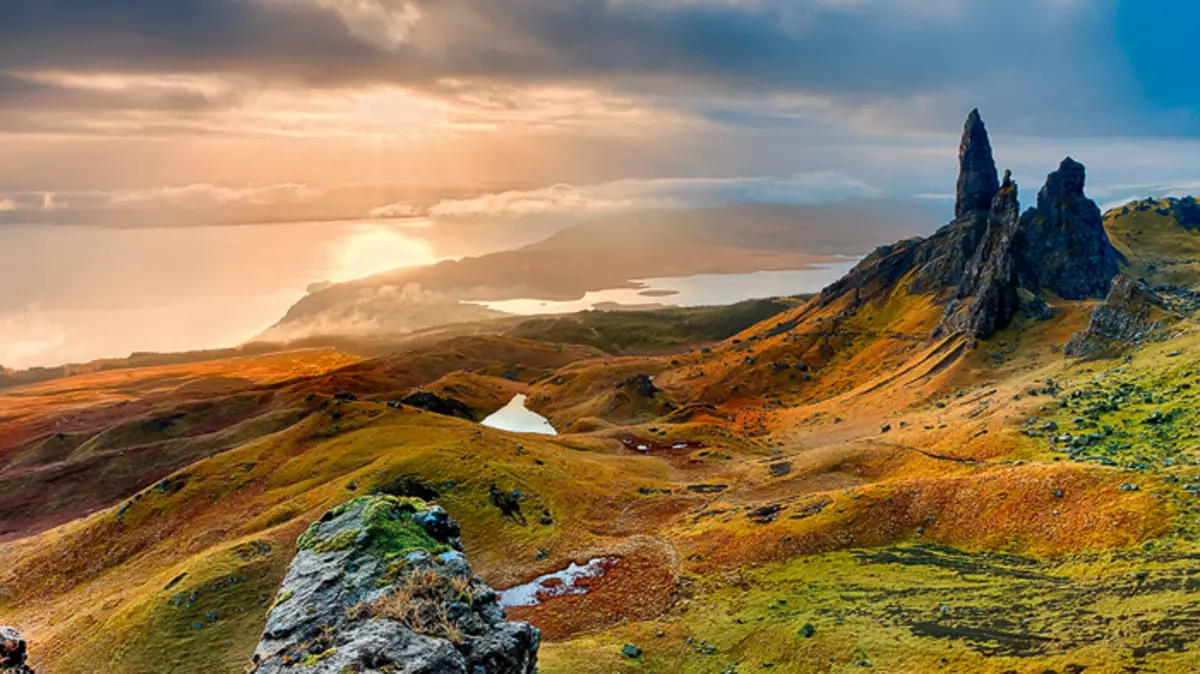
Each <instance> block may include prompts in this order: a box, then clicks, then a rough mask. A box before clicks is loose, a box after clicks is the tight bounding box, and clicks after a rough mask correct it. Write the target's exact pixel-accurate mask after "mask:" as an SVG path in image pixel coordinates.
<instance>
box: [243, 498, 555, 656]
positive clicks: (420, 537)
mask: <svg viewBox="0 0 1200 674" xmlns="http://www.w3.org/2000/svg"><path fill="white" fill-rule="evenodd" d="M458 534H459V527H458V524H457V523H456V522H455V521H454V520H452V519H451V518H450V517H449V515H447V513H446V511H445V510H443V509H442V508H440V507H438V506H430V505H428V504H426V503H425V502H424V501H421V500H419V499H412V498H396V497H393V496H385V495H381V496H368V497H361V498H357V499H354V500H352V501H349V502H347V503H345V504H343V505H341V506H339V507H337V508H334V509H333V510H330V511H329V512H327V513H325V515H324V516H323V517H321V519H320V520H319V521H317V522H314V523H313V525H312V526H311V527H309V529H308V531H306V532H305V533H304V535H302V536H301V537H300V540H299V542H298V547H299V550H298V551H297V553H296V557H295V559H293V560H292V564H291V566H290V567H289V568H288V572H287V576H286V577H285V578H284V581H283V586H282V587H281V588H280V590H279V594H278V595H277V596H276V599H275V604H274V606H272V608H271V610H270V613H269V614H268V616H267V625H266V628H265V629H264V631H263V635H262V640H261V641H260V642H259V644H258V648H257V649H256V653H255V655H254V665H253V667H252V668H251V669H250V671H251V672H257V673H259V674H276V673H281V672H296V673H299V672H304V673H305V674H309V673H312V674H355V673H367V672H381V673H382V672H388V673H392V674H435V673H436V674H458V673H462V674H530V673H531V672H534V671H535V670H536V665H537V653H538V646H539V643H540V638H541V635H540V633H539V632H538V630H537V629H536V628H534V627H532V626H530V625H529V624H527V623H522V622H507V621H506V620H505V618H504V610H503V609H502V608H501V607H500V604H499V603H498V597H497V594H496V592H494V591H493V590H492V589H491V588H489V587H488V586H487V585H486V584H484V582H483V580H482V579H480V578H479V577H478V576H475V575H474V574H473V573H472V571H471V567H470V565H469V564H467V561H466V559H465V558H464V557H463V555H462V553H461V552H460V551H459V550H460V547H461V546H460V545H459V543H458Z"/></svg>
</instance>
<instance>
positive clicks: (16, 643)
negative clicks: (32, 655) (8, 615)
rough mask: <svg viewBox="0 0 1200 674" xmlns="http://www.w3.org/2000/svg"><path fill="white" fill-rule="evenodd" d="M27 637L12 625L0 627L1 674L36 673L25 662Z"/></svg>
mask: <svg viewBox="0 0 1200 674" xmlns="http://www.w3.org/2000/svg"><path fill="white" fill-rule="evenodd" d="M27 655H28V653H27V652H26V645H25V639H23V638H22V637H21V635H20V634H19V633H18V632H17V631H16V630H15V629H13V628H11V627H0V674H35V673H34V670H33V669H31V668H30V667H29V666H28V665H26V664H25V659H26V657H27Z"/></svg>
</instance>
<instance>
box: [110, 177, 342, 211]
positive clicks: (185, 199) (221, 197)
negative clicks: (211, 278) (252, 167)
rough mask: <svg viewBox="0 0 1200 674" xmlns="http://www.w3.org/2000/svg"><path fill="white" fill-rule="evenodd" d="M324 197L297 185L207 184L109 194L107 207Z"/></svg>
mask: <svg viewBox="0 0 1200 674" xmlns="http://www.w3.org/2000/svg"><path fill="white" fill-rule="evenodd" d="M324 194H325V191H324V190H320V189H315V188H312V187H309V186H308V185H306V184H298V183H283V184H279V185H262V186H256V185H250V186H247V187H223V186H220V185H211V184H207V183H195V184H192V185H183V186H177V187H155V188H151V189H142V190H126V191H118V192H113V193H111V194H109V195H108V196H107V205H110V206H144V205H157V206H163V205H171V206H181V207H198V206H212V205H225V204H249V205H254V206H270V205H273V204H278V203H283V202H305V201H313V200H315V199H317V198H319V197H321V196H323V195H324Z"/></svg>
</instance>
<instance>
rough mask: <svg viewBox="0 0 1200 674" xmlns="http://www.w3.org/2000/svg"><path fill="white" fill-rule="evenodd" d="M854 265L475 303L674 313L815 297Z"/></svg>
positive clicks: (522, 309)
mask: <svg viewBox="0 0 1200 674" xmlns="http://www.w3.org/2000/svg"><path fill="white" fill-rule="evenodd" d="M856 264H858V258H853V259H846V260H844V261H839V262H828V263H824V264H820V265H814V266H813V267H812V268H810V269H801V270H794V271H758V272H753V273H749V274H697V275H696V276H675V277H663V278H650V279H637V280H635V281H634V283H637V284H639V287H637V288H616V289H611V290H600V291H594V292H589V293H587V294H586V295H584V296H583V297H581V298H580V299H578V300H570V301H565V302H557V301H548V300H536V299H516V300H502V301H497V302H477V303H476V304H482V305H483V306H486V307H488V308H490V309H495V310H497V311H504V312H508V313H510V314H519V315H522V316H532V315H535V314H567V313H574V312H576V311H586V310H588V309H593V308H595V307H597V306H604V305H609V304H620V305H626V306H628V305H645V304H664V305H670V306H677V307H699V306H714V305H721V304H733V303H734V302H740V301H742V300H748V299H755V298H762V297H784V296H788V295H800V294H805V293H815V292H820V291H821V289H823V288H824V287H825V286H827V285H829V284H830V283H833V282H834V281H836V280H838V279H840V278H841V277H843V276H845V275H846V272H848V271H850V270H851V269H852V268H854V265H856Z"/></svg>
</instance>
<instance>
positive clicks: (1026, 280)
mask: <svg viewBox="0 0 1200 674" xmlns="http://www.w3.org/2000/svg"><path fill="white" fill-rule="evenodd" d="M1086 176H1087V172H1086V170H1085V169H1084V166H1083V164H1080V163H1079V162H1077V161H1075V160H1074V159H1071V158H1070V157H1067V158H1066V159H1064V160H1063V161H1062V164H1060V165H1059V167H1058V170H1057V171H1054V172H1053V173H1051V174H1050V175H1049V176H1047V177H1046V184H1045V186H1044V187H1042V189H1041V191H1040V192H1038V198H1037V206H1036V207H1034V208H1031V209H1029V210H1028V211H1026V212H1025V215H1023V216H1022V217H1021V237H1022V241H1021V260H1020V280H1021V284H1022V285H1024V286H1025V287H1026V288H1029V289H1030V290H1032V291H1035V292H1038V291H1042V290H1049V291H1050V292H1053V293H1055V294H1056V295H1058V296H1059V297H1061V298H1063V299H1068V300H1082V299H1087V298H1092V297H1104V296H1105V294H1107V293H1108V286H1109V284H1110V283H1111V282H1112V279H1113V277H1114V276H1116V275H1117V273H1118V272H1119V271H1120V264H1119V259H1118V255H1117V251H1116V249H1115V248H1113V246H1112V243H1111V242H1110V241H1109V240H1108V233H1107V232H1105V231H1104V219H1103V216H1102V215H1101V213H1100V208H1099V207H1098V206H1096V203H1095V202H1094V201H1092V200H1091V199H1088V198H1087V197H1086V196H1084V194H1083V186H1084V182H1085V179H1086Z"/></svg>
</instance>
